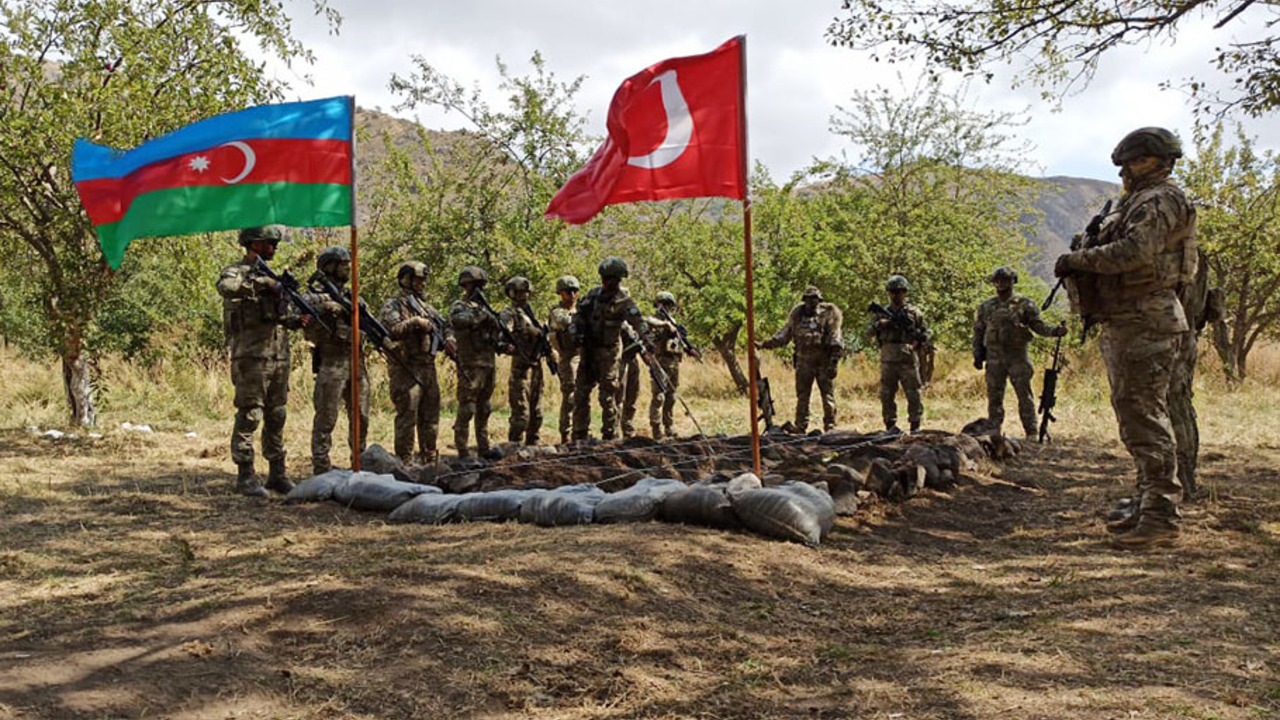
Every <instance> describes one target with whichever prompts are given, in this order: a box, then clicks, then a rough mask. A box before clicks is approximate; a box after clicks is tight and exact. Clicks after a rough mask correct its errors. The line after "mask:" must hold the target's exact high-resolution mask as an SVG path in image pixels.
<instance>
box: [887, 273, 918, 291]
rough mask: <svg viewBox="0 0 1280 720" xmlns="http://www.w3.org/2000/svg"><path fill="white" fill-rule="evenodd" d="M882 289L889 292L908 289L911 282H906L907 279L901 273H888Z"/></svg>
mask: <svg viewBox="0 0 1280 720" xmlns="http://www.w3.org/2000/svg"><path fill="white" fill-rule="evenodd" d="M884 289H885V290H888V291H889V292H894V291H895V290H910V289H911V283H909V282H907V279H906V278H904V277H902V276H901V275H890V276H889V280H888V282H886V283H885V284H884Z"/></svg>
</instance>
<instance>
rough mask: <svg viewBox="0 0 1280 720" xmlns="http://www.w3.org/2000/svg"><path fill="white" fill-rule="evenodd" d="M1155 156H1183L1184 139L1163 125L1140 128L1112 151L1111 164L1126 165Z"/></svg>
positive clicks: (1174, 157) (1174, 158) (1169, 157)
mask: <svg viewBox="0 0 1280 720" xmlns="http://www.w3.org/2000/svg"><path fill="white" fill-rule="evenodd" d="M1149 155H1150V156H1155V157H1161V158H1167V159H1172V160H1176V159H1178V158H1180V157H1182V141H1181V140H1179V139H1178V136H1177V135H1175V134H1173V133H1172V132H1170V131H1168V130H1165V129H1164V128H1161V127H1144V128H1138V129H1137V130H1134V131H1133V132H1131V133H1129V134H1128V135H1125V136H1124V139H1123V140H1121V141H1120V142H1119V144H1117V145H1116V149H1115V150H1112V151H1111V164H1112V165H1124V164H1125V163H1127V162H1129V161H1130V160H1134V159H1136V158H1140V157H1146V156H1149Z"/></svg>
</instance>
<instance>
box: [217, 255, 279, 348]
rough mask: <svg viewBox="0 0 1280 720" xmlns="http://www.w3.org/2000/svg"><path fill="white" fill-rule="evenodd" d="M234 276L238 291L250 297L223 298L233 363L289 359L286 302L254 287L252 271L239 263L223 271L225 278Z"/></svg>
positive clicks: (226, 329) (225, 324)
mask: <svg viewBox="0 0 1280 720" xmlns="http://www.w3.org/2000/svg"><path fill="white" fill-rule="evenodd" d="M229 273H235V274H236V275H237V276H238V277H237V283H238V285H239V287H238V288H237V290H241V289H247V290H248V293H247V294H245V295H243V296H240V297H227V296H223V298H222V327H223V331H224V333H225V336H226V345H227V349H228V350H229V351H230V353H231V359H232V360H238V359H241V358H254V357H257V358H272V359H286V360H287V359H288V358H289V337H288V333H287V332H286V331H285V329H284V328H283V327H281V325H280V322H281V321H282V320H283V319H284V317H285V312H284V308H283V307H282V305H283V302H284V301H283V300H282V299H281V298H280V297H278V296H277V295H276V294H275V293H272V292H268V291H260V288H259V287H258V286H257V285H255V284H253V282H252V278H253V275H254V272H253V267H252V266H251V265H248V264H245V263H237V264H235V265H231V266H228V267H227V268H226V269H224V270H223V277H224V278H225V277H227V275H228V274H229Z"/></svg>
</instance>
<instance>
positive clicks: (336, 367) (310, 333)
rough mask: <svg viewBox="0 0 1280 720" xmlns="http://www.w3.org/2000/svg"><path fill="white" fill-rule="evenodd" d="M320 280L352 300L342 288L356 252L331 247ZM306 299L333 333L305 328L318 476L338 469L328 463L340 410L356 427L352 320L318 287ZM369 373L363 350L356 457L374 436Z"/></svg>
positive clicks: (352, 440) (351, 439) (351, 438)
mask: <svg viewBox="0 0 1280 720" xmlns="http://www.w3.org/2000/svg"><path fill="white" fill-rule="evenodd" d="M316 277H324V278H326V279H328V280H329V282H330V283H332V284H333V285H334V286H335V287H337V288H338V289H339V290H340V291H341V292H342V294H343V296H344V297H346V298H347V299H348V301H349V300H350V297H351V295H350V293H349V292H348V291H346V290H344V289H343V288H342V286H343V285H345V284H346V282H347V280H348V279H349V278H350V277H351V253H349V252H348V251H347V249H346V248H344V247H337V246H333V247H327V248H325V249H324V250H322V251H320V255H319V256H318V257H317V258H316V274H315V275H314V276H313V279H314V278H316ZM312 287H313V290H312V292H311V293H308V295H307V299H308V301H310V303H311V304H312V306H314V307H315V308H316V309H317V310H318V311H319V312H320V315H321V316H322V318H323V319H324V320H325V321H327V323H328V325H329V327H330V328H332V332H330V331H329V330H327V329H325V328H324V327H323V326H321V324H320V323H309V324H308V325H307V328H306V336H307V339H308V340H310V341H311V342H312V344H313V347H312V348H311V372H313V373H315V376H316V386H315V392H314V394H313V396H312V397H313V400H314V404H315V418H314V419H313V420H312V421H311V471H312V472H313V473H314V474H316V475H319V474H320V473H324V472H328V471H329V470H330V469H332V468H333V465H332V463H330V461H329V450H330V448H331V447H332V441H333V428H334V427H335V426H336V425H337V424H338V408H339V407H342V408H345V409H346V411H347V422H348V427H350V429H351V430H352V431H353V430H354V429H355V428H354V427H351V413H352V410H351V317H350V315H349V314H348V313H347V311H346V310H345V309H344V308H343V307H342V304H341V303H339V302H337V301H335V300H334V299H333V298H332V297H330V296H329V294H328V293H325V292H320V291H317V290H315V289H314V287H315V283H312ZM368 377H369V369H368V367H367V366H366V365H365V361H364V349H363V348H361V351H360V378H361V380H360V408H359V412H360V437H359V438H357V437H355V433H354V432H350V431H349V432H348V434H347V440H348V443H349V444H350V446H351V452H352V454H358V453H361V452H364V445H365V439H366V437H367V436H368V434H369V383H368Z"/></svg>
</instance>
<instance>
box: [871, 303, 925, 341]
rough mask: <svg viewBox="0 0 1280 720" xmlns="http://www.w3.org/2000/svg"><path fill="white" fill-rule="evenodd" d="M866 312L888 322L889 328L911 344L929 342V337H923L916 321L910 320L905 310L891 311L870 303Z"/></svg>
mask: <svg viewBox="0 0 1280 720" xmlns="http://www.w3.org/2000/svg"><path fill="white" fill-rule="evenodd" d="M867 312H869V313H871V314H872V315H875V316H876V317H878V318H884V319H885V320H888V321H889V327H891V328H897V329H898V330H901V331H902V332H903V333H904V334H905V335H906V336H907V340H908V341H909V342H911V343H913V344H920V343H925V342H928V341H929V336H928V335H925V334H924V333H923V332H921V331H920V328H918V327H916V321H915V320H914V319H912V317H911V315H909V314H908V313H907V311H906V309H905V308H904V309H902V310H891V309H889V308H886V307H885V306H883V305H881V304H880V303H878V302H872V303H871V304H870V305H868V306H867Z"/></svg>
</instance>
